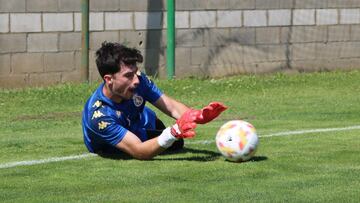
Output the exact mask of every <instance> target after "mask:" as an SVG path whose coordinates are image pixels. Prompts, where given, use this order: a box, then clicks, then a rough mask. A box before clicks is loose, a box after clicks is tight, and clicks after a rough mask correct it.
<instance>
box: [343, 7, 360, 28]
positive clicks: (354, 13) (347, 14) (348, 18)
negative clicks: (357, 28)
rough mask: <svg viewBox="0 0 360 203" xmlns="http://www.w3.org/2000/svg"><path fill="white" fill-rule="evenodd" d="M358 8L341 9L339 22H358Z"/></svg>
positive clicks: (359, 19)
mask: <svg viewBox="0 0 360 203" xmlns="http://www.w3.org/2000/svg"><path fill="white" fill-rule="evenodd" d="M359 23H360V9H341V10H340V24H359Z"/></svg>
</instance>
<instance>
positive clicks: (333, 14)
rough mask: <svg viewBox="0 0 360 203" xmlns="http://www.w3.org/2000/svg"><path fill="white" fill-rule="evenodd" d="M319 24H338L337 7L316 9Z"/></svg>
mask: <svg viewBox="0 0 360 203" xmlns="http://www.w3.org/2000/svg"><path fill="white" fill-rule="evenodd" d="M316 24H317V25H336V24H338V11H337V9H317V10H316Z"/></svg>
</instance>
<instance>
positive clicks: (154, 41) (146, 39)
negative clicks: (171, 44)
mask: <svg viewBox="0 0 360 203" xmlns="http://www.w3.org/2000/svg"><path fill="white" fill-rule="evenodd" d="M119 41H120V42H121V43H123V44H125V45H126V46H129V47H135V48H137V49H159V48H163V47H165V46H166V31H165V30H148V31H143V30H140V31H120V40H119Z"/></svg>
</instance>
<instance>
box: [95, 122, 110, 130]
mask: <svg viewBox="0 0 360 203" xmlns="http://www.w3.org/2000/svg"><path fill="white" fill-rule="evenodd" d="M98 125H99V130H103V129H105V128H106V127H108V125H110V123H108V122H105V121H101V122H99V123H98Z"/></svg>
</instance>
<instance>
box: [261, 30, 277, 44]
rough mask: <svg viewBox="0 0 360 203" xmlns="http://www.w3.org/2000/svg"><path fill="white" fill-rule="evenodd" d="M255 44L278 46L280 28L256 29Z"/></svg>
mask: <svg viewBox="0 0 360 203" xmlns="http://www.w3.org/2000/svg"><path fill="white" fill-rule="evenodd" d="M255 33H256V42H255V43H256V44H279V43H280V28H279V27H266V28H256V30H255Z"/></svg>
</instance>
